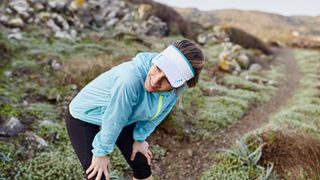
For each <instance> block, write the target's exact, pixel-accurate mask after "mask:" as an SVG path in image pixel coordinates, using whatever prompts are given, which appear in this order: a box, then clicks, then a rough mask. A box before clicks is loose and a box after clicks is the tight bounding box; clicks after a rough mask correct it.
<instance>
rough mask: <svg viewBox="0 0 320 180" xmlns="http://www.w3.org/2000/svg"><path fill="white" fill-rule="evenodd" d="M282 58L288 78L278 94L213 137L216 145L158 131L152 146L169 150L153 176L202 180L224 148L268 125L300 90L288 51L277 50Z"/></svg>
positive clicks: (293, 61) (255, 106) (298, 75)
mask: <svg viewBox="0 0 320 180" xmlns="http://www.w3.org/2000/svg"><path fill="white" fill-rule="evenodd" d="M275 54H276V56H277V57H280V58H279V59H280V60H279V62H275V64H274V65H275V66H276V65H277V64H285V66H286V69H285V72H284V74H285V77H284V78H283V79H281V80H280V81H279V86H278V91H277V94H276V95H275V96H274V97H273V98H272V99H271V100H270V101H269V102H267V103H256V104H254V105H253V107H251V110H250V111H249V112H248V113H246V115H244V116H243V117H242V119H241V120H239V121H237V122H235V123H233V124H232V125H230V126H229V127H227V128H225V129H221V130H219V131H217V132H214V133H213V136H214V137H215V138H214V139H215V140H214V141H207V140H206V141H197V142H192V141H190V140H188V139H184V140H181V139H174V138H173V137H172V136H171V135H170V134H167V133H164V132H163V131H162V132H161V131H156V132H155V133H154V134H153V135H152V137H151V143H152V144H159V145H160V146H163V147H166V148H167V149H168V151H167V153H166V155H165V157H163V159H161V160H160V163H157V162H156V163H154V167H153V170H154V173H155V174H156V175H158V176H160V177H161V179H183V180H187V179H192V180H193V179H199V178H200V177H201V174H202V172H203V171H204V170H206V169H208V168H209V167H210V166H211V165H212V164H213V163H214V162H215V161H216V160H215V159H214V157H213V156H212V155H213V154H214V153H216V152H217V151H218V150H219V149H221V148H228V147H229V146H230V145H231V144H233V143H234V141H235V140H236V139H238V138H240V137H242V136H243V135H244V134H245V133H247V132H249V131H251V130H254V129H256V128H258V127H260V126H261V125H262V124H263V123H265V122H267V120H268V119H269V116H270V115H272V114H273V113H275V112H276V111H277V110H278V109H279V108H280V107H281V106H282V105H284V104H286V102H287V100H288V99H289V98H290V97H291V96H292V95H293V93H294V91H295V90H296V88H297V87H298V83H299V79H300V73H299V70H298V67H297V64H296V60H295V59H294V57H293V54H292V52H291V51H290V50H289V49H279V50H275Z"/></svg>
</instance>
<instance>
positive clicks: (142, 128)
mask: <svg viewBox="0 0 320 180" xmlns="http://www.w3.org/2000/svg"><path fill="white" fill-rule="evenodd" d="M175 102H176V101H173V102H171V104H169V105H168V106H167V107H166V109H165V110H164V111H163V112H162V113H161V114H160V115H159V116H158V117H156V118H155V119H153V120H151V121H138V122H137V123H136V127H135V128H134V131H133V139H134V140H136V141H139V142H143V141H145V140H146V139H147V137H148V136H149V135H150V134H151V133H152V132H153V131H154V129H155V128H156V127H157V126H158V125H159V124H160V123H161V122H162V121H163V119H164V118H165V117H166V116H167V115H168V114H169V112H170V111H171V109H172V107H173V106H174V104H175Z"/></svg>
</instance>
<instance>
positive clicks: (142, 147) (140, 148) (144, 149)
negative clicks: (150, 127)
mask: <svg viewBox="0 0 320 180" xmlns="http://www.w3.org/2000/svg"><path fill="white" fill-rule="evenodd" d="M137 152H140V153H142V154H143V155H144V156H145V157H146V158H147V160H148V164H149V166H150V165H151V159H152V157H153V156H152V153H151V151H150V150H149V144H148V143H147V141H143V142H139V141H134V143H133V145H132V154H131V161H133V160H134V159H135V157H136V154H137Z"/></svg>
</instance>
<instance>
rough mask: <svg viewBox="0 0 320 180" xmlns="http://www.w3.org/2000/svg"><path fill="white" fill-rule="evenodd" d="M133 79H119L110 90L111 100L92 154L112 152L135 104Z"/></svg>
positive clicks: (135, 95)
mask: <svg viewBox="0 0 320 180" xmlns="http://www.w3.org/2000/svg"><path fill="white" fill-rule="evenodd" d="M135 86H136V81H134V80H133V77H119V78H118V79H116V80H115V84H114V85H113V87H112V89H111V99H110V104H109V106H108V108H107V110H106V111H105V112H104V114H103V116H102V125H101V130H100V131H99V132H98V133H97V134H96V136H95V138H94V140H93V142H92V146H93V150H92V153H93V154H94V155H96V156H104V155H107V154H110V153H111V152H112V151H113V148H114V144H115V142H116V140H117V138H118V136H119V134H120V132H121V130H122V128H123V127H124V126H125V125H126V123H127V121H128V118H129V117H130V115H131V113H132V108H133V106H134V105H135V104H136V100H137V97H138V91H137V88H136V87H135Z"/></svg>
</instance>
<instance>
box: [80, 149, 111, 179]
mask: <svg viewBox="0 0 320 180" xmlns="http://www.w3.org/2000/svg"><path fill="white" fill-rule="evenodd" d="M108 167H109V157H108V156H95V155H93V156H92V160H91V165H90V167H89V168H88V169H87V170H86V174H89V173H90V172H91V173H90V174H89V176H88V179H91V178H92V177H93V176H95V175H96V174H97V173H98V175H97V176H96V179H95V180H100V179H101V176H102V173H104V176H105V177H106V179H107V180H109V172H108Z"/></svg>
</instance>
